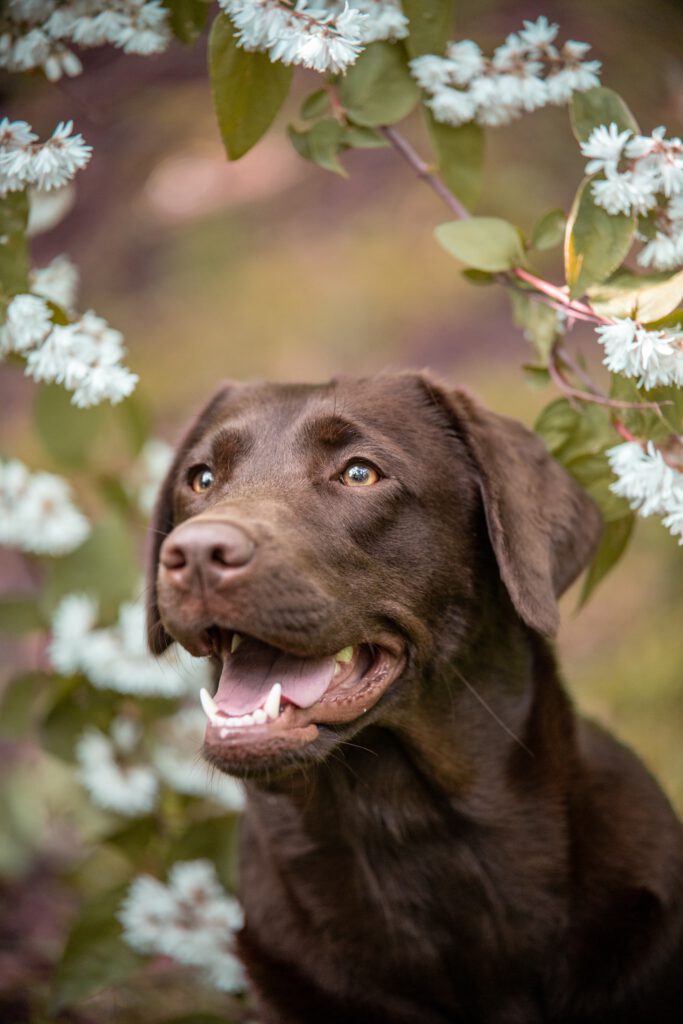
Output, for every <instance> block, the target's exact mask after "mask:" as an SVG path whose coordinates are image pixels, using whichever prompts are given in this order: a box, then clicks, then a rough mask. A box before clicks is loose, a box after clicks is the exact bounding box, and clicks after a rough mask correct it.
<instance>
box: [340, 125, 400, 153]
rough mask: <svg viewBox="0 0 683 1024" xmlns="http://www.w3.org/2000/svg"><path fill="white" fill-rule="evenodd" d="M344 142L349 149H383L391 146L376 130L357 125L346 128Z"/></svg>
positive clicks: (343, 136)
mask: <svg viewBox="0 0 683 1024" xmlns="http://www.w3.org/2000/svg"><path fill="white" fill-rule="evenodd" d="M342 141H343V143H344V147H345V148H348V149H382V148H383V147H385V146H388V145H389V142H388V141H387V139H385V138H384V136H383V135H380V133H379V132H378V131H376V130H375V129H374V128H363V127H362V126H361V125H357V124H350V125H349V126H348V127H347V128H344V130H343V132H342Z"/></svg>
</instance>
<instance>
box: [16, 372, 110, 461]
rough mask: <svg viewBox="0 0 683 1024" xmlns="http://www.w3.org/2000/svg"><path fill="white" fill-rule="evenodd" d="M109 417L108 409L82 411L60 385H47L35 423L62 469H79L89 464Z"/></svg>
mask: <svg viewBox="0 0 683 1024" xmlns="http://www.w3.org/2000/svg"><path fill="white" fill-rule="evenodd" d="M109 416H110V409H109V408H108V407H107V406H101V405H98V406H94V407H93V408H91V409H78V408H77V407H76V406H75V405H72V404H71V397H70V394H69V392H68V391H65V390H64V388H63V387H62V386H61V385H59V384H46V385H43V386H42V387H40V388H38V390H37V391H36V397H35V401H34V404H33V421H34V423H35V426H36V430H37V432H38V436H39V438H40V440H41V441H42V443H43V447H44V448H45V450H46V451H47V452H49V454H50V455H51V456H52V458H53V459H55V461H56V462H58V463H59V464H60V465H62V466H68V467H69V468H73V469H76V468H82V467H83V466H85V465H86V464H87V461H88V452H89V450H90V446H91V445H92V442H93V440H94V439H95V437H96V435H97V434H98V433H99V432H100V430H101V429H102V427H103V425H104V424H105V422H106V421H107V420H108V419H109Z"/></svg>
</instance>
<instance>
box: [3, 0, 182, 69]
mask: <svg viewBox="0 0 683 1024" xmlns="http://www.w3.org/2000/svg"><path fill="white" fill-rule="evenodd" d="M0 31H1V33H2V34H0V67H4V68H5V69H6V70H7V71H32V70H33V69H34V68H42V69H43V71H44V72H45V75H46V76H47V78H48V79H50V81H52V82H54V81H57V80H58V79H60V78H61V77H62V75H67V76H68V77H74V76H75V75H79V74H80V73H81V71H82V70H83V67H82V65H81V62H80V60H79V58H78V57H77V56H76V54H75V53H74V52H73V51H72V50H71V49H69V45H67V44H75V45H76V46H79V47H94V46H104V45H106V44H109V45H110V46H116V47H118V48H119V49H121V50H123V51H124V53H137V54H142V55H146V54H151V53H161V52H162V51H163V50H165V49H166V47H167V46H168V44H169V42H170V40H171V32H170V28H169V24H168V10H167V9H166V8H165V7H164V5H163V3H162V2H161V0H9V3H8V5H7V10H6V11H5V12H4V24H3V25H2V28H1V29H0Z"/></svg>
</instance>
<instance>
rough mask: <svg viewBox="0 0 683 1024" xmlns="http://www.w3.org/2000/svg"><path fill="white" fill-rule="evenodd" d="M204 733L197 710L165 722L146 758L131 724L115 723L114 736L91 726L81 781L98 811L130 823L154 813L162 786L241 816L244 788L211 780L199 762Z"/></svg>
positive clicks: (222, 778) (82, 752)
mask: <svg viewBox="0 0 683 1024" xmlns="http://www.w3.org/2000/svg"><path fill="white" fill-rule="evenodd" d="M205 727H206V717H205V715H204V714H203V712H202V711H200V710H199V709H198V708H185V709H183V710H181V711H179V712H177V713H176V714H175V715H171V716H170V717H168V718H164V719H162V720H161V721H160V722H159V723H157V725H156V726H155V729H154V730H153V735H152V736H148V737H147V743H146V746H150V744H151V754H150V755H149V757H147V756H146V751H145V750H144V749H143V733H142V729H141V728H140V726H139V725H138V724H137V723H136V722H133V721H131V719H130V718H126V717H124V716H119V717H118V718H115V719H114V720H113V721H112V723H111V726H110V731H109V735H105V733H103V732H101V731H100V730H99V729H95V728H93V727H92V726H91V727H89V728H88V729H86V730H85V732H83V733H82V734H81V736H80V737H79V739H78V741H77V743H76V760H77V762H78V771H77V778H78V780H79V781H80V783H81V784H82V785H83V787H84V788H85V789H86V790H87V792H88V793H89V795H90V798H91V799H92V800H93V802H94V803H95V804H97V805H98V807H102V808H104V809H105V810H107V811H114V812H115V813H116V814H120V815H122V816H123V817H126V818H138V817H140V816H142V815H145V814H149V813H150V812H151V811H153V810H154V808H155V807H156V806H157V802H158V797H159V791H160V785H161V783H164V784H165V785H166V786H169V787H170V788H171V789H174V790H175V791H176V792H178V793H184V794H186V795H188V796H196V797H202V798H204V799H209V800H212V801H214V802H215V803H217V804H220V805H221V806H222V807H224V808H225V809H226V810H228V811H231V812H233V813H237V812H239V811H241V810H242V808H243V806H244V792H243V789H242V786H241V784H240V783H239V782H238V781H237V780H236V779H232V778H230V777H228V776H227V775H222V774H221V775H217V776H214V775H212V774H210V770H209V768H208V766H207V765H206V764H205V763H204V762H203V761H202V760H201V759H200V757H199V751H200V750H201V746H202V741H203V738H204V730H205Z"/></svg>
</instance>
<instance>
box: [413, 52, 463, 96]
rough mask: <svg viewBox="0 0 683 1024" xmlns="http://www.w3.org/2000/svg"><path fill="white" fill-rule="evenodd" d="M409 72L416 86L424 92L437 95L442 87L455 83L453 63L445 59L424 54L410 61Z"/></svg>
mask: <svg viewBox="0 0 683 1024" xmlns="http://www.w3.org/2000/svg"><path fill="white" fill-rule="evenodd" d="M410 70H411V72H412V75H413V78H414V79H415V81H416V82H417V84H418V85H419V86H420V87H421V88H422V89H425V90H426V92H431V93H434V94H437V93H438V91H439V90H440V89H442V88H443V87H444V86H448V85H451V84H452V83H454V82H455V80H456V79H455V75H454V64H453V61H450V60H446V58H445V57H435V56H434V55H433V54H425V55H424V56H423V57H414V58H413V60H411V61H410Z"/></svg>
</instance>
